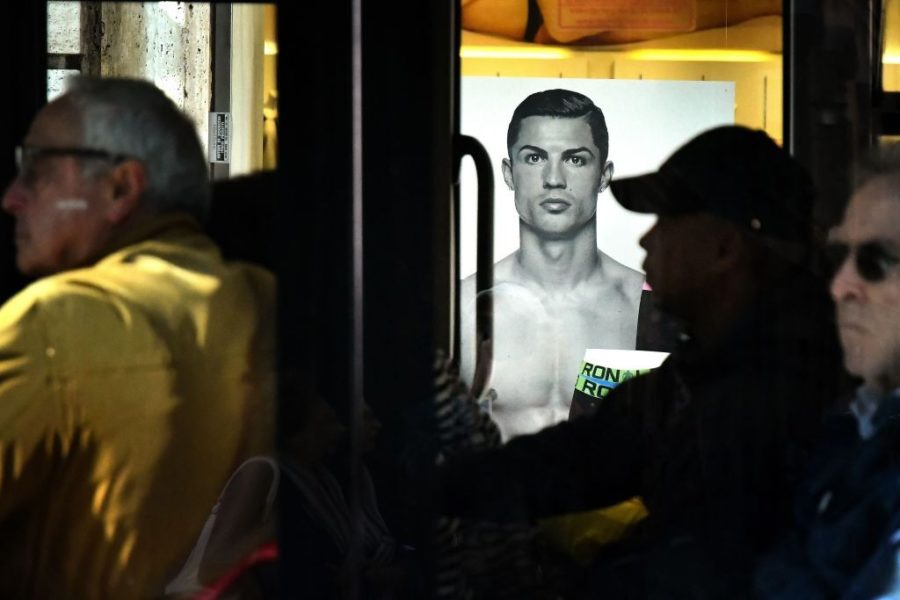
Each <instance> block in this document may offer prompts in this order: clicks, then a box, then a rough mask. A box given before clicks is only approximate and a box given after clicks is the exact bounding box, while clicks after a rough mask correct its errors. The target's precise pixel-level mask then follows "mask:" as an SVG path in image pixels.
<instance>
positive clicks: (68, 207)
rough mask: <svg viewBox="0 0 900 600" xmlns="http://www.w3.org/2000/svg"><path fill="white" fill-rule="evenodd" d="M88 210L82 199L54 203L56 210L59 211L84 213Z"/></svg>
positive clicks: (65, 199)
mask: <svg viewBox="0 0 900 600" xmlns="http://www.w3.org/2000/svg"><path fill="white" fill-rule="evenodd" d="M87 208H88V202H87V200H85V199H84V198H64V199H63V200H58V201H57V202H56V210H61V211H71V212H75V211H85V210H87Z"/></svg>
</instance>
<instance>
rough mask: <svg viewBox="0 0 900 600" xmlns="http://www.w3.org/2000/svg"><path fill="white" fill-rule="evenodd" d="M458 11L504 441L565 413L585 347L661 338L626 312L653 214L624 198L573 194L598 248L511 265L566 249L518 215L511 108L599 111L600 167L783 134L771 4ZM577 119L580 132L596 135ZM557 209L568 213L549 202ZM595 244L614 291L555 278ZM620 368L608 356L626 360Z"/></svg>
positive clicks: (470, 239) (468, 327)
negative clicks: (489, 229) (612, 269)
mask: <svg viewBox="0 0 900 600" xmlns="http://www.w3.org/2000/svg"><path fill="white" fill-rule="evenodd" d="M462 22H463V28H464V30H463V32H462V45H461V50H460V53H461V65H462V68H461V72H462V83H461V131H462V133H463V134H467V135H471V136H474V137H476V138H478V139H479V140H480V141H481V142H482V144H484V146H485V147H486V149H487V151H488V154H489V155H490V156H491V160H492V163H493V175H494V180H495V189H494V192H495V210H494V223H495V229H494V244H493V252H494V261H495V281H499V282H501V285H499V286H498V287H496V288H494V289H493V290H491V292H490V295H491V297H492V300H493V304H494V312H493V314H494V337H493V349H492V350H493V358H494V361H493V365H492V368H491V376H490V381H489V382H488V385H487V388H486V390H485V394H486V395H485V396H483V397H482V404H483V405H485V406H489V407H490V410H491V412H492V414H493V416H494V417H495V419H496V420H497V421H498V423H499V425H500V428H501V430H502V431H503V434H504V437H505V438H509V437H511V436H514V435H519V434H523V433H530V432H533V431H535V430H537V429H540V428H542V427H545V426H547V425H550V424H553V423H556V422H558V421H560V420H564V419H566V418H567V417H568V415H569V411H570V408H571V407H570V404H571V402H572V397H573V391H574V386H575V385H576V382H583V381H582V380H583V379H584V378H583V377H582V378H579V377H580V375H581V374H582V372H583V369H584V368H585V352H586V350H588V349H595V350H600V349H603V350H611V349H614V350H625V351H634V350H635V349H638V350H659V351H664V350H666V349H667V348H668V347H670V344H669V342H670V341H672V340H671V339H669V337H670V336H669V337H667V336H668V334H662V333H659V332H656V333H653V332H651V331H650V330H649V329H647V328H645V327H644V326H643V322H644V321H642V322H640V323H639V319H638V316H639V314H640V313H641V310H642V309H641V305H642V303H643V301H645V300H646V298H647V297H648V293H649V287H648V286H647V285H645V284H644V281H643V269H642V262H643V258H644V250H643V249H642V248H641V247H640V245H639V243H638V241H639V239H640V237H641V236H642V235H643V233H644V232H645V231H647V230H648V229H649V228H650V226H652V224H653V223H654V221H655V218H654V217H653V216H649V215H637V214H635V213H630V212H628V211H626V210H624V209H623V208H621V207H620V206H619V205H618V203H617V202H616V201H615V199H614V198H613V196H612V194H611V193H610V191H609V190H608V188H607V187H606V184H605V183H604V184H602V185H601V186H600V188H601V190H602V191H601V192H600V193H599V195H598V196H597V197H596V198H594V197H592V194H591V193H587V194H586V195H585V198H584V202H586V203H587V204H590V205H591V206H594V204H595V205H596V213H594V212H593V211H592V210H588V211H587V212H586V213H585V215H584V219H585V223H584V225H585V226H587V227H589V228H590V229H591V230H592V234H591V235H590V236H588V238H589V239H587V242H586V243H587V246H589V248H588V250H590V251H595V252H599V254H593V255H588V254H584V256H582V258H581V259H576V260H574V262H573V263H572V265H571V266H570V267H567V268H562V272H557V273H556V274H555V275H554V276H553V277H551V273H550V271H549V270H544V271H542V272H537V273H531V274H530V275H525V274H524V271H525V270H527V269H525V268H524V267H523V262H522V261H523V260H527V259H526V256H525V254H526V253H527V252H529V251H532V250H535V249H543V250H546V249H547V248H549V246H548V244H551V245H552V244H556V246H555V247H556V248H557V249H556V250H554V252H557V251H558V252H561V253H563V254H564V253H566V252H570V251H573V252H574V250H573V248H574V246H571V245H567V243H566V242H559V240H562V239H563V238H566V236H568V233H561V232H554V231H550V230H549V229H545V228H543V226H542V225H541V224H540V223H536V222H530V221H529V220H530V219H532V218H537V217H535V216H534V215H530V214H528V211H529V208H528V206H527V202H528V201H527V198H526V197H525V194H523V193H521V192H522V190H521V186H518V187H517V188H516V191H515V192H513V191H512V188H513V187H514V182H513V181H511V179H512V177H513V176H512V171H511V169H510V168H509V167H501V166H502V164H503V161H504V160H507V161H508V160H511V159H512V157H510V155H509V150H510V148H508V147H507V143H508V141H509V140H507V130H508V125H509V124H510V122H511V117H512V114H513V111H514V110H515V109H516V107H517V105H519V103H520V102H522V101H523V100H524V99H525V98H526V97H527V96H528V95H529V94H532V93H535V92H540V91H543V90H549V89H555V88H562V89H564V90H569V91H574V92H577V93H579V94H582V95H583V96H586V97H587V98H588V99H590V100H591V101H593V103H594V104H595V105H596V106H597V107H598V108H599V109H600V110H601V111H602V113H603V116H604V117H605V121H606V126H607V129H608V134H607V135H606V136H605V142H604V143H607V144H608V156H606V157H603V159H604V160H608V161H609V162H610V163H611V165H612V166H611V168H610V173H609V175H611V177H612V178H621V177H625V176H629V175H635V174H639V173H644V172H647V171H651V170H655V169H656V168H657V167H658V166H659V165H660V163H661V162H662V161H663V160H664V159H665V158H666V157H668V156H669V155H670V154H671V153H672V152H673V151H674V150H675V149H676V148H677V147H678V146H680V145H681V144H683V143H684V142H686V141H687V140H688V139H690V138H692V137H693V136H694V135H696V134H697V133H699V132H701V131H703V130H706V129H709V128H711V127H714V126H717V125H721V124H739V125H744V126H747V127H750V128H754V129H761V130H763V131H765V132H766V133H767V134H768V135H769V136H770V137H771V138H773V139H774V140H775V141H776V142H778V143H781V141H782V62H781V61H782V58H781V51H782V48H781V45H782V16H781V3H780V2H753V3H746V2H745V3H741V2H734V1H727V0H629V1H619V2H616V1H612V2H588V1H583V0H537V1H536V2H531V3H527V2H508V1H501V0H469V1H466V0H463V1H462ZM587 131H588V134H589V135H588V138H586V139H588V140H589V141H590V139H591V138H590V134H591V133H594V132H593V130H592V129H589V130H587ZM519 133H520V134H521V130H519ZM557 133H558V132H557ZM582 133H583V132H582ZM573 135H579V133H578V132H575V133H573ZM595 141H596V139H595ZM598 145H599V144H598ZM475 179H476V178H475V175H474V169H473V168H472V166H471V165H470V164H464V166H463V173H462V180H461V186H462V192H461V193H462V199H461V202H462V209H461V210H462V232H461V244H460V251H461V269H460V275H461V278H462V280H463V286H462V298H461V309H462V310H461V312H462V321H461V327H462V332H461V338H462V339H461V341H462V349H461V350H462V356H461V370H462V374H463V376H464V377H465V378H466V379H467V380H468V381H471V380H472V378H473V376H474V371H475V364H474V357H475V344H474V339H475V325H474V319H475V317H474V315H475V276H474V272H475V262H476V246H477V244H476V239H475V227H476V222H477V217H476V201H475V198H476V192H475ZM559 208H560V213H561V214H562V213H563V212H567V211H568V208H567V207H565V206H563V203H562V202H561V203H560V207H559ZM592 220H593V221H595V223H594V222H591V221H592ZM566 239H568V238H566ZM553 240H556V242H554V241H553ZM557 242H559V243H558V244H557ZM573 243H574V242H573ZM543 250H541V251H543ZM593 256H598V257H600V260H599V262H603V261H607V263H608V264H614V265H617V267H616V268H617V269H621V273H622V278H621V279H620V280H618V283H617V285H622V286H624V288H623V289H624V293H610V292H609V291H604V290H602V289H600V287H598V288H597V289H596V290H592V291H589V292H586V290H584V289H582V290H581V291H580V292H579V293H575V292H572V293H569V292H567V291H566V290H567V289H569V288H567V287H566V286H567V285H571V284H572V282H573V281H577V278H578V277H579V275H578V269H584V268H586V266H585V265H586V264H599V262H598V261H594V258H593ZM585 261H587V262H585ZM592 261H594V262H592ZM542 262H543V263H544V264H545V267H546V269H550V267H549V266H548V264H549V263H547V261H546V260H544V261H542ZM523 269H524V270H523ZM567 269H568V270H567ZM551 279H555V281H557V282H559V283H551ZM579 294H581V295H579ZM610 314H616V315H618V316H617V317H615V318H611V317H610V316H609V315H610ZM642 319H643V317H642ZM632 359H633V360H634V361H637V362H635V363H634V364H633V365H631V370H632V371H634V370H635V369H640V368H642V367H641V364H642V363H641V360H640V358H639V357H638V355H632ZM617 364H620V363H617ZM629 365H630V363H629V361H628V360H626V361H625V363H621V366H622V368H623V369H624V370H625V371H628V367H629ZM604 381H605V380H604ZM598 393H599V390H598Z"/></svg>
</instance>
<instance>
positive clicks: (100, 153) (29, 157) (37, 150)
mask: <svg viewBox="0 0 900 600" xmlns="http://www.w3.org/2000/svg"><path fill="white" fill-rule="evenodd" d="M44 156H77V157H80V158H98V159H102V160H108V161H111V162H113V163H120V162H122V161H123V160H128V158H129V157H128V156H126V155H124V154H115V153H113V152H107V151H106V150H99V149H96V148H45V147H42V146H27V145H22V146H16V168H17V169H18V170H19V172H20V173H22V172H23V171H26V170H27V169H28V168H29V167H30V166H31V165H32V164H33V163H34V161H35V160H37V159H39V158H41V157H44Z"/></svg>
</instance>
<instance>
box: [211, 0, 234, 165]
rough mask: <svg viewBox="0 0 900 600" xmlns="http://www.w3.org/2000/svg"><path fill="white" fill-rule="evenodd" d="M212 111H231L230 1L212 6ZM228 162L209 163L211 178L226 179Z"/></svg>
mask: <svg viewBox="0 0 900 600" xmlns="http://www.w3.org/2000/svg"><path fill="white" fill-rule="evenodd" d="M210 37H211V39H212V46H213V47H212V63H213V69H212V85H213V93H212V103H211V106H212V112H231V3H221V2H216V3H214V4H213V6H212V35H211V36H210ZM230 167H231V166H230V165H229V164H228V163H210V169H209V171H210V175H211V176H212V178H213V179H228V175H229V173H230V172H231V168H230Z"/></svg>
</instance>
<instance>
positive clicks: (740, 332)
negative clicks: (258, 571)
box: [442, 272, 843, 598]
mask: <svg viewBox="0 0 900 600" xmlns="http://www.w3.org/2000/svg"><path fill="white" fill-rule="evenodd" d="M832 314H833V313H832V306H831V302H830V300H829V299H828V297H827V294H826V293H825V290H824V286H823V285H821V284H820V283H817V282H816V281H814V280H813V279H812V278H810V277H808V276H807V275H804V274H802V273H801V272H797V273H793V274H792V276H791V277H788V278H785V280H784V281H783V283H782V285H780V286H778V287H777V289H773V290H772V291H771V292H770V293H768V294H767V295H766V296H765V297H764V298H763V299H762V300H760V301H759V302H758V303H757V304H756V305H755V306H753V307H752V310H750V311H748V313H747V314H746V316H745V318H744V319H742V320H741V321H740V322H739V323H737V324H735V326H734V328H733V330H732V331H731V334H730V335H729V336H727V338H726V339H725V341H724V342H723V343H722V344H720V345H719V346H718V347H717V348H716V349H715V351H713V352H708V353H705V354H703V353H697V352H696V351H695V350H694V349H693V348H692V347H691V344H690V343H689V342H687V343H685V344H684V345H682V346H681V347H679V348H678V350H676V352H674V353H673V354H672V356H670V357H669V358H668V359H667V360H666V362H665V363H663V365H662V366H661V367H660V368H658V369H656V370H655V371H653V372H651V373H650V374H648V375H645V376H642V377H638V378H635V379H632V380H630V381H628V382H626V383H625V384H623V385H621V386H620V387H619V388H617V389H616V390H614V391H613V392H612V393H611V394H610V395H609V396H607V398H606V400H605V401H604V402H603V403H602V404H601V405H600V406H599V407H598V408H597V412H596V413H595V414H594V415H592V416H590V417H586V418H583V419H577V420H574V421H569V422H566V423H562V424H560V425H557V426H555V427H552V428H549V429H546V430H544V431H541V432H540V433H538V434H535V435H530V436H523V437H520V438H516V439H514V440H512V441H511V442H509V443H508V444H507V445H506V446H505V447H503V448H502V449H500V450H496V451H491V452H486V453H481V454H478V455H475V456H470V457H467V459H466V460H461V461H457V462H454V463H451V464H450V465H448V466H447V467H446V468H445V469H444V471H443V479H442V484H443V489H442V494H443V496H444V503H445V508H446V510H447V511H448V512H450V513H456V514H463V515H469V516H480V517H482V518H489V519H496V520H509V519H531V518H536V517H542V516H547V515H552V514H560V513H567V512H576V511H582V510H587V509H590V508H595V507H601V506H607V505H611V504H615V503H617V502H620V501H622V500H625V499H628V498H630V497H632V496H634V495H640V496H641V497H642V498H643V500H644V503H645V504H646V506H647V508H648V510H649V513H650V515H649V517H648V518H647V519H646V521H645V525H644V527H643V529H642V530H641V531H640V532H639V533H638V534H637V537H636V539H634V540H632V541H631V543H630V544H628V545H627V548H625V547H623V548H620V550H619V552H615V553H612V556H611V557H610V560H606V561H604V563H605V564H606V565H609V564H614V563H615V561H621V560H622V559H623V557H624V556H633V557H637V558H636V559H635V560H634V561H629V560H626V561H625V562H627V563H628V564H627V566H626V568H624V570H623V572H627V573H628V575H627V576H626V577H627V578H628V579H629V580H630V581H632V582H633V583H635V584H636V585H637V586H638V588H640V589H637V590H635V589H631V590H630V591H629V592H628V594H627V595H628V596H629V597H666V598H677V597H687V598H706V597H725V596H727V595H729V594H732V593H734V590H735V589H743V590H748V589H749V587H750V572H751V569H752V565H753V560H754V557H755V556H756V555H757V554H758V553H759V552H760V551H761V550H762V549H764V548H766V547H767V546H768V545H769V544H770V543H771V542H772V541H773V539H774V538H775V536H776V535H778V534H779V533H780V532H781V531H783V530H784V529H785V528H786V526H787V523H788V522H789V519H790V498H791V493H792V491H793V484H794V482H795V479H796V478H797V477H798V476H799V470H800V468H801V466H802V465H803V464H804V461H805V460H806V458H807V456H808V454H809V450H810V448H811V447H812V445H813V444H814V439H815V437H816V434H817V432H818V427H819V423H820V415H821V414H822V411H823V408H824V405H825V401H826V400H827V399H830V398H833V397H834V394H835V391H836V390H835V388H836V387H838V386H839V385H841V384H842V383H843V376H842V373H843V371H842V368H841V354H840V348H839V344H838V342H837V339H836V336H835V333H834V331H835V329H834V326H833V322H832ZM611 561H612V562H611ZM713 573H715V574H716V577H713V576H712V574H713ZM600 579H602V580H603V581H606V580H605V579H604V578H603V577H601V578H600ZM597 585H598V587H603V588H605V589H607V590H610V589H613V586H612V584H610V583H609V582H608V581H606V583H603V584H602V585H601V584H600V583H599V582H598V583H597ZM598 591H599V590H598ZM622 595H626V594H625V593H623V594H622ZM609 597H618V596H616V595H612V596H609Z"/></svg>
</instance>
